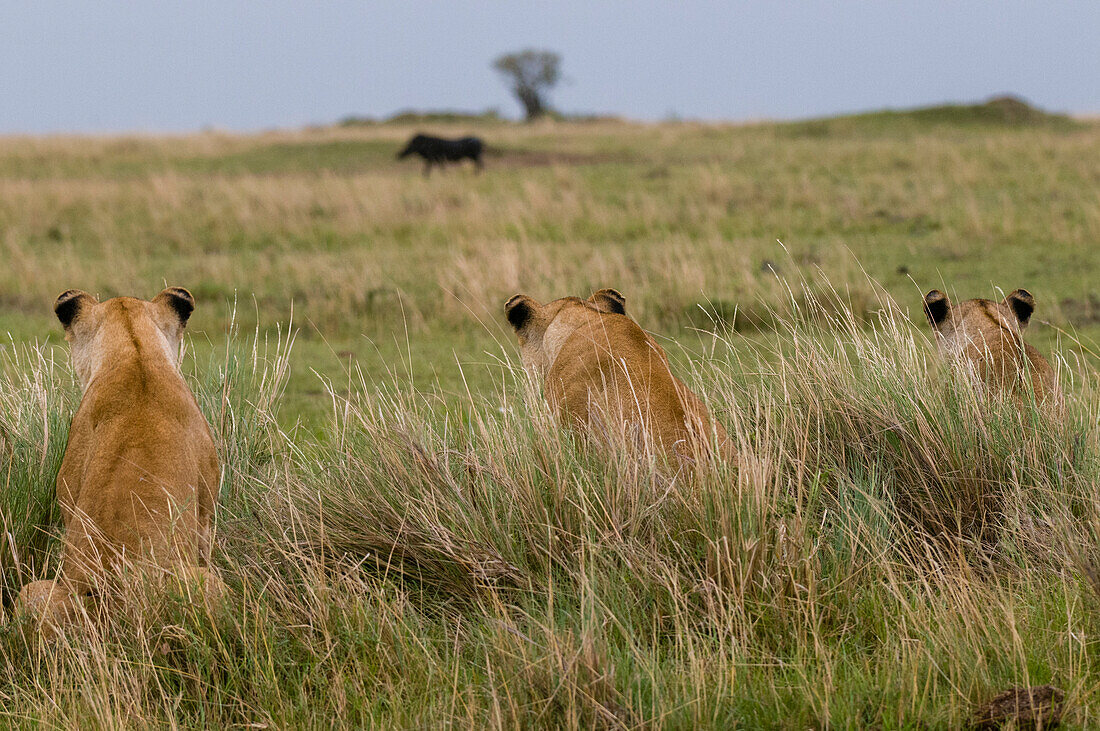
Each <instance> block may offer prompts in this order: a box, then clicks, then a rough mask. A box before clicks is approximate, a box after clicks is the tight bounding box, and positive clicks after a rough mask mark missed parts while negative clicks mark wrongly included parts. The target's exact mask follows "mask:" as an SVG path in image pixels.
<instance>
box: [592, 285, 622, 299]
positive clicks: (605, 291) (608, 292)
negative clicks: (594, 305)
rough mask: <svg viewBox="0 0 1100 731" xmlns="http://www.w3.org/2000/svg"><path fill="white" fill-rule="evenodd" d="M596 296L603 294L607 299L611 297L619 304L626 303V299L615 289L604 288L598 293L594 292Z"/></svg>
mask: <svg viewBox="0 0 1100 731" xmlns="http://www.w3.org/2000/svg"><path fill="white" fill-rule="evenodd" d="M596 294H605V295H607V296H608V297H612V298H614V299H617V300H619V301H620V302H626V297H623V293H622V292H620V291H619V290H617V289H612V288H611V287H605V288H604V289H601V290H600V291H599V292H596Z"/></svg>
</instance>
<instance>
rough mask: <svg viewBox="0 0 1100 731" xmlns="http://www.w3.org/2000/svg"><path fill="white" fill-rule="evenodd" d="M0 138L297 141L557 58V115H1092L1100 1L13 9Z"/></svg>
mask: <svg viewBox="0 0 1100 731" xmlns="http://www.w3.org/2000/svg"><path fill="white" fill-rule="evenodd" d="M3 5H4V7H3V9H2V10H0V133H12V132H34V133H37V132H70V131H76V132H115V131H147V132H158V131H182V130H193V129H198V128H201V127H204V126H213V127H218V128H225V129H233V130H254V129H264V128H270V127H295V126H300V125H304V124H310V123H325V122H331V121H334V120H337V119H339V118H341V117H344V116H347V115H351V114H357V115H367V116H384V115H388V114H391V113H393V112H395V111H398V110H401V109H407V108H415V109H441V108H453V109H466V110H480V109H484V108H487V107H498V108H499V109H500V110H501V111H502V112H504V113H506V114H508V115H516V114H518V112H519V109H518V106H517V105H516V104H515V102H514V101H513V100H512V99H511V98H510V96H509V94H508V92H507V90H506V88H505V87H504V85H503V84H502V83H501V81H500V79H499V78H498V77H497V76H496V74H495V73H494V72H493V71H492V70H491V69H490V66H489V64H490V62H491V61H492V59H493V58H494V57H495V56H496V55H497V54H499V53H501V52H504V51H509V50H515V49H519V48H523V47H526V46H535V47H545V48H550V49H554V50H556V51H558V52H560V53H561V54H562V56H563V58H564V65H563V67H564V71H565V74H566V76H567V77H568V83H566V84H564V85H563V86H561V87H560V88H559V89H557V90H556V91H555V92H554V94H553V97H552V100H553V102H554V103H555V105H556V106H558V107H559V108H561V109H563V110H565V111H573V112H601V113H614V114H621V115H624V116H627V117H631V118H636V119H661V118H664V117H667V116H670V115H672V114H675V115H678V116H680V117H684V118H702V119H732V120H743V119H759V118H794V117H810V116H818V115H826V114H834V113H837V112H845V111H857V110H867V109H878V108H883V107H908V106H915V105H922V104H929V103H938V102H943V101H952V100H967V101H970V100H980V99H984V98H986V97H989V96H992V95H996V94H1003V93H1014V94H1018V95H1021V96H1023V97H1025V98H1027V99H1029V100H1030V101H1032V102H1034V103H1036V104H1038V105H1040V106H1042V107H1044V108H1047V109H1052V110H1059V111H1072V112H1100V52H1098V46H1100V2H1096V1H1095V0H1088V1H1086V0H1078V1H1070V2H1041V1H1039V0H1033V1H1028V2H1024V1H1023V0H1000V1H994V0H990V1H988V2H973V1H969V0H958V1H948V0H912V1H911V2H906V3H902V2H892V1H890V0H876V1H870V0H868V1H866V2H863V1H855V0H798V1H797V2H795V1H791V2H787V1H783V0H761V1H759V2H725V3H722V2H717V0H670V1H669V2H652V1H649V0H644V1H638V2H627V1H626V0H616V1H614V2H612V1H610V0H608V1H602V0H553V1H550V0H545V1H544V2H526V1H524V0H492V1H488V0H487V1H485V2H472V1H468V0H447V1H442V0H440V1H437V2H423V1H420V0H357V1H352V0H309V1H308V2H307V1H305V0H303V1H301V2H295V1H292V0H196V1H194V2H183V1H176V2H163V1H162V0H153V1H149V0H125V1H123V0H69V1H67V2H66V1H62V0H6V2H4V3H3Z"/></svg>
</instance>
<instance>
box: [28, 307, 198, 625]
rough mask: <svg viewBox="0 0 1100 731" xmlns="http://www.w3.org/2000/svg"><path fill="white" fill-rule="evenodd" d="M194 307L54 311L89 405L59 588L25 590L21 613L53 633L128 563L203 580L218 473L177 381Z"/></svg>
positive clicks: (66, 500)
mask: <svg viewBox="0 0 1100 731" xmlns="http://www.w3.org/2000/svg"><path fill="white" fill-rule="evenodd" d="M194 308H195V300H194V298H193V297H192V296H191V293H190V292H188V291H187V290H186V289H183V288H181V287H169V288H168V289H166V290H164V291H163V292H161V293H160V294H159V295H157V296H156V297H154V298H153V300H152V301H150V302H147V301H144V300H140V299H134V298H132V297H117V298H115V299H109V300H107V301H106V302H102V303H100V302H98V301H97V300H96V299H95V297H93V296H91V295H89V294H87V293H85V292H81V291H79V290H75V289H74V290H69V291H67V292H64V293H62V294H61V295H60V296H59V297H58V298H57V301H56V303H55V304H54V312H55V313H56V314H57V318H58V319H59V320H60V321H61V324H62V325H63V326H64V327H65V339H66V340H68V341H69V344H70V348H71V351H72V361H73V368H74V370H75V371H76V375H77V378H78V379H79V381H80V384H81V386H82V387H83V389H84V397H83V399H82V400H81V402H80V407H79V408H78V409H77V412H76V415H75V416H74V417H73V421H72V426H71V428H70V430H69V441H68V444H67V446H66V447H65V456H64V459H63V460H62V463H61V470H60V472H58V475H57V499H58V502H59V503H60V505H61V513H62V519H63V521H64V528H65V535H64V543H63V548H62V556H61V567H60V569H59V572H58V578H57V581H36V582H33V583H30V584H27V585H26V586H25V587H23V590H22V591H21V592H20V594H19V598H18V600H17V605H16V606H17V608H21V609H22V610H23V611H25V612H28V613H29V614H30V615H31V616H33V617H36V618H38V619H39V620H40V621H41V626H42V630H43V632H44V633H46V634H52V633H53V632H54V631H56V630H57V628H58V627H59V626H61V625H63V624H64V623H65V622H66V621H68V620H69V619H71V618H72V617H73V616H74V613H75V610H76V609H77V605H78V604H80V603H83V602H84V601H85V599H86V598H87V597H88V596H89V595H90V594H92V593H93V591H95V590H97V589H98V588H100V587H102V586H103V580H104V579H107V578H109V577H111V576H112V574H113V572H115V571H116V570H117V569H118V568H119V566H120V564H121V563H122V562H124V561H125V562H136V563H138V564H141V565H144V566H148V567H153V568H154V570H164V569H171V568H181V569H183V571H184V572H191V571H194V572H196V573H198V574H205V570H204V569H201V568H198V567H199V566H200V565H204V564H205V561H206V558H207V555H208V549H209V545H210V531H211V519H212V516H213V512H214V502H215V499H216V495H217V490H218V481H219V467H218V457H217V454H216V452H215V450H214V442H213V440H212V439H211V436H210V427H209V425H208V424H207V423H206V419H205V418H204V417H203V415H202V413H201V412H200V411H199V407H198V404H197V403H196V402H195V397H194V396H193V395H192V393H191V391H190V389H189V388H188V387H187V384H186V383H185V382H184V380H183V377H182V375H181V374H180V372H179V358H180V341H181V340H182V338H183V330H184V327H185V326H186V324H187V320H188V318H189V317H190V316H191V312H192V311H193V310H194ZM212 580H213V582H214V583H216V577H212ZM207 589H208V590H210V591H218V587H217V586H216V585H213V583H212V584H208V585H207Z"/></svg>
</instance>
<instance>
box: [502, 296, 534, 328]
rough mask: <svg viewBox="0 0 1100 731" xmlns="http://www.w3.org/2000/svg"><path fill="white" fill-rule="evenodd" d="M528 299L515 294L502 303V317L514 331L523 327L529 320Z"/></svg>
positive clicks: (529, 306) (529, 308)
mask: <svg viewBox="0 0 1100 731" xmlns="http://www.w3.org/2000/svg"><path fill="white" fill-rule="evenodd" d="M529 299H530V298H529V297H527V296H526V295H522V294H517V295H515V296H513V297H512V298H510V299H509V300H508V301H507V302H505V303H504V316H505V317H507V318H508V323H509V324H510V325H511V326H512V327H513V328H515V329H516V330H519V329H520V328H521V327H523V326H524V325H525V324H526V323H527V321H528V320H529V319H530V318H531V305H529V304H528V303H527V302H528V300H529Z"/></svg>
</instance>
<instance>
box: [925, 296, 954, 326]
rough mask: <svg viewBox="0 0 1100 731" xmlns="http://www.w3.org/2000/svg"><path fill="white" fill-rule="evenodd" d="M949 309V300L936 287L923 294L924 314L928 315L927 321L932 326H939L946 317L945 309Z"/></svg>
mask: <svg viewBox="0 0 1100 731" xmlns="http://www.w3.org/2000/svg"><path fill="white" fill-rule="evenodd" d="M950 309H951V300H949V299H947V295H946V294H944V293H943V292H941V291H939V290H938V289H933V290H932V291H931V292H929V293H928V294H926V295H924V314H925V315H927V316H928V323H929V324H930V325H931V326H932V327H933V328H936V327H939V326H940V325H941V324H942V323H943V321H944V320H945V319H946V318H947V311H948V310H950Z"/></svg>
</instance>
